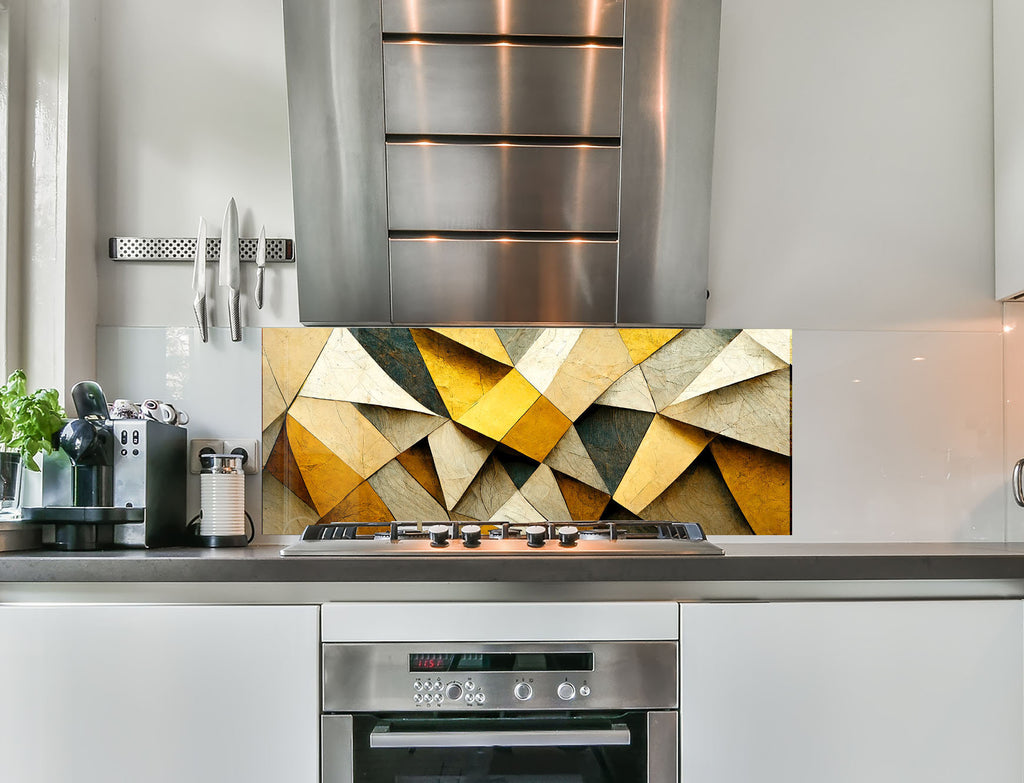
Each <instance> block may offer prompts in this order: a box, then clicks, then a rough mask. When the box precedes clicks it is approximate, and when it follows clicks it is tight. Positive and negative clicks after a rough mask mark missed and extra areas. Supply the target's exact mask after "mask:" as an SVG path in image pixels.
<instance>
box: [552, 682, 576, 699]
mask: <svg viewBox="0 0 1024 783" xmlns="http://www.w3.org/2000/svg"><path fill="white" fill-rule="evenodd" d="M555 693H557V694H558V698H560V699H561V700H562V701H572V700H573V699H575V698H576V686H575V685H573V684H572V683H571V682H560V683H558V688H556V689H555Z"/></svg>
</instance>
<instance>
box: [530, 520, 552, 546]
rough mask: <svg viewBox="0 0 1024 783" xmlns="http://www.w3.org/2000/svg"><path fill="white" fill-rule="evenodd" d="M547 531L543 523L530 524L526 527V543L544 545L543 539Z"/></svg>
mask: <svg viewBox="0 0 1024 783" xmlns="http://www.w3.org/2000/svg"><path fill="white" fill-rule="evenodd" d="M547 536H548V531H547V528H545V527H544V525H530V526H529V527H528V528H526V545H527V546H532V547H539V546H544V539H545V538H547Z"/></svg>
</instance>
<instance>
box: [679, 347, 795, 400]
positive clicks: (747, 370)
mask: <svg viewBox="0 0 1024 783" xmlns="http://www.w3.org/2000/svg"><path fill="white" fill-rule="evenodd" d="M788 366H789V365H788V364H787V363H786V362H784V361H783V360H782V359H780V358H779V357H778V356H776V355H775V354H774V353H772V352H771V351H769V350H768V349H767V348H765V347H764V346H763V345H761V343H759V342H757V341H756V340H755V339H754V338H753V337H751V336H750V335H748V334H747V333H746V332H742V333H740V334H738V335H737V336H736V338H735V339H734V340H733V341H732V342H731V343H729V344H728V345H727V346H725V348H723V349H722V352H721V353H720V354H718V356H716V357H715V358H714V359H713V360H712V361H711V364H709V365H708V366H707V367H705V368H704V369H703V370H702V371H701V373H700V375H698V376H697V377H696V378H694V379H693V381H691V382H690V384H689V385H688V386H687V387H686V388H685V389H683V391H682V392H681V393H680V394H679V396H678V397H676V398H675V399H674V400H673V401H672V403H671V404H672V405H677V404H678V403H681V402H684V401H686V400H692V399H693V398H694V397H700V396H701V395H702V394H707V393H708V392H710V391H714V390H715V389H721V388H724V387H726V386H731V385H733V384H735V383H741V382H742V381H746V380H750V379H751V378H756V377H757V376H758V375H765V374H767V373H770V372H774V371H775V370H782V369H784V368H786V367H788Z"/></svg>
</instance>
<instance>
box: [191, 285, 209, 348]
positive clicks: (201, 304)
mask: <svg viewBox="0 0 1024 783" xmlns="http://www.w3.org/2000/svg"><path fill="white" fill-rule="evenodd" d="M192 309H193V310H194V311H195V314H196V323H197V324H199V336H200V337H202V338H203V342H204V343H206V342H209V341H210V332H209V330H208V329H207V325H206V297H205V296H200V295H199V294H196V298H195V299H193V300H192Z"/></svg>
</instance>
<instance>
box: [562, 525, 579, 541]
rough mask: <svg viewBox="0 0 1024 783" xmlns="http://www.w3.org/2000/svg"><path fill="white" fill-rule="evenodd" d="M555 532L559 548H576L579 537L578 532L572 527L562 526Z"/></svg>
mask: <svg viewBox="0 0 1024 783" xmlns="http://www.w3.org/2000/svg"><path fill="white" fill-rule="evenodd" d="M556 532H557V533H558V544H559V546H576V541H577V540H578V539H579V537H580V531H579V530H577V529H576V527H575V526H574V525H562V526H561V527H560V528H558V530H557V531H556Z"/></svg>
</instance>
